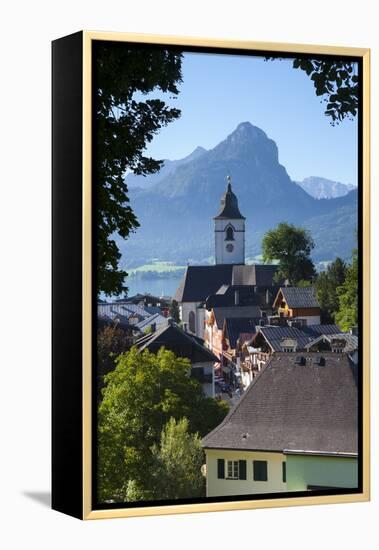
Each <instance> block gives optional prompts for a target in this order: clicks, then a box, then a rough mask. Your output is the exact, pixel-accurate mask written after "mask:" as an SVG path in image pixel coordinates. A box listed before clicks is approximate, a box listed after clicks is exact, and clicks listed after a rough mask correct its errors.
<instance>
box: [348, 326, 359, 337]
mask: <svg viewBox="0 0 379 550" xmlns="http://www.w3.org/2000/svg"><path fill="white" fill-rule="evenodd" d="M349 332H350V334H351V335H352V336H358V327H351V328H350V331H349Z"/></svg>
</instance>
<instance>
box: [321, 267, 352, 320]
mask: <svg viewBox="0 0 379 550" xmlns="http://www.w3.org/2000/svg"><path fill="white" fill-rule="evenodd" d="M346 270H347V266H346V264H345V262H344V261H343V260H341V258H336V259H335V260H334V262H332V263H331V264H329V265H328V267H327V269H326V271H323V272H321V273H320V274H319V275H318V277H317V279H316V283H315V286H316V292H317V299H318V302H319V304H320V307H321V321H322V322H323V323H335V322H336V314H337V312H338V310H339V296H338V291H337V289H338V287H340V286H341V285H342V284H343V283H344V281H345V277H346Z"/></svg>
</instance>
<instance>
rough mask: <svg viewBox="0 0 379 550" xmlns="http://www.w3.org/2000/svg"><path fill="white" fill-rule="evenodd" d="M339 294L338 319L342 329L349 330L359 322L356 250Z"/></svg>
mask: <svg viewBox="0 0 379 550" xmlns="http://www.w3.org/2000/svg"><path fill="white" fill-rule="evenodd" d="M337 294H338V301H339V310H338V313H337V314H336V321H337V324H338V325H339V326H340V327H341V329H342V330H349V329H350V328H352V327H355V326H357V324H358V253H357V251H356V250H354V251H353V258H352V262H351V264H350V265H349V266H348V268H347V272H346V278H345V281H344V282H343V284H342V285H341V286H340V287H339V288H338V289H337Z"/></svg>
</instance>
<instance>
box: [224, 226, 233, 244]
mask: <svg viewBox="0 0 379 550" xmlns="http://www.w3.org/2000/svg"><path fill="white" fill-rule="evenodd" d="M225 240H226V241H234V231H233V227H232V226H230V225H229V227H227V228H226V237H225Z"/></svg>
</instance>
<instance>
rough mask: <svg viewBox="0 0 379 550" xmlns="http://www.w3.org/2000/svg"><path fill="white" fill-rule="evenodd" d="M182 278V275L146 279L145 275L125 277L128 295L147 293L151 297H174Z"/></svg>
mask: <svg viewBox="0 0 379 550" xmlns="http://www.w3.org/2000/svg"><path fill="white" fill-rule="evenodd" d="M182 278H183V275H170V276H169V277H167V278H159V277H146V275H144V276H143V277H141V276H139V275H136V276H134V277H127V279H126V286H127V287H128V289H129V290H128V295H129V296H134V294H144V293H145V292H148V293H149V294H152V295H153V296H174V294H175V292H176V289H177V288H178V286H179V284H180V281H181V280H182Z"/></svg>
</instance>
